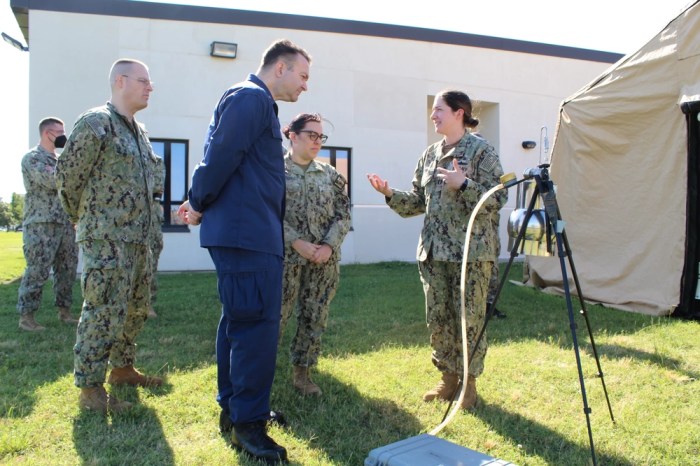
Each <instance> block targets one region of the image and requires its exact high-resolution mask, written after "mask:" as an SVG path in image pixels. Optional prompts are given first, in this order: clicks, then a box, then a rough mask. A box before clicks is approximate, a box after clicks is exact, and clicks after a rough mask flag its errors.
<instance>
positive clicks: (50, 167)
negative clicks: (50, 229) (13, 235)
mask: <svg viewBox="0 0 700 466" xmlns="http://www.w3.org/2000/svg"><path fill="white" fill-rule="evenodd" d="M57 161H58V159H57V157H56V156H55V155H54V154H52V153H51V152H49V151H47V150H46V149H44V148H43V147H41V146H40V145H39V146H36V147H34V148H33V149H32V150H30V151H29V152H27V154H26V155H25V156H24V157H23V158H22V179H23V180H24V189H25V191H26V193H27V194H25V196H24V220H23V225H30V224H32V223H58V224H61V225H65V224H68V223H70V222H69V220H68V215H66V212H65V211H64V210H63V207H61V201H60V199H59V198H58V189H57V187H56V178H55V173H56V164H57Z"/></svg>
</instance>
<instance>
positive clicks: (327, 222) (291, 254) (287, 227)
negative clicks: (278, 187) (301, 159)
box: [284, 154, 350, 264]
mask: <svg viewBox="0 0 700 466" xmlns="http://www.w3.org/2000/svg"><path fill="white" fill-rule="evenodd" d="M284 165H285V176H286V183H287V188H286V190H287V200H286V203H287V204H286V210H285V214H284V242H285V261H287V262H289V263H292V264H305V263H307V260H306V259H304V258H303V257H302V256H301V255H300V254H298V253H297V252H296V251H295V250H294V249H293V248H292V243H293V242H294V241H296V240H297V239H302V240H304V241H308V242H310V243H313V244H322V243H325V244H327V245H329V246H330V247H331V249H332V250H333V255H332V256H331V258H330V260H336V261H337V260H340V246H341V244H342V243H343V239H345V235H346V234H347V233H348V230H350V201H349V200H348V196H347V194H346V193H345V185H346V184H347V181H345V178H343V176H342V175H341V174H340V173H338V172H337V171H336V170H335V168H333V167H332V166H331V165H328V164H327V163H323V162H318V161H315V160H312V161H311V163H310V164H309V166H308V168H307V169H306V170H303V169H302V168H301V167H299V166H298V165H297V164H295V163H294V162H293V161H292V158H291V156H290V155H289V154H287V155H286V156H285V158H284Z"/></svg>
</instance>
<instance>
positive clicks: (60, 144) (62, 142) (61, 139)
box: [53, 134, 68, 149]
mask: <svg viewBox="0 0 700 466" xmlns="http://www.w3.org/2000/svg"><path fill="white" fill-rule="evenodd" d="M66 142H68V138H67V137H66V135H65V134H61V135H60V136H56V139H54V140H53V145H54V146H56V149H63V148H64V147H66Z"/></svg>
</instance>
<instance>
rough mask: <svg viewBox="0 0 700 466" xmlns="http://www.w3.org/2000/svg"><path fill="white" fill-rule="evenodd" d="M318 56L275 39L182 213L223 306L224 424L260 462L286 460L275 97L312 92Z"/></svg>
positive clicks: (229, 115) (212, 128)
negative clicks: (277, 377)
mask: <svg viewBox="0 0 700 466" xmlns="http://www.w3.org/2000/svg"><path fill="white" fill-rule="evenodd" d="M310 65H311V57H310V56H309V54H308V53H307V52H306V51H305V50H304V49H302V48H300V47H299V46H297V45H295V44H293V43H292V42H290V41H288V40H280V41H277V42H275V43H273V44H272V45H271V46H270V47H269V48H268V49H267V50H266V51H265V52H264V54H263V57H262V62H261V64H260V68H259V69H258V71H257V72H256V74H250V75H248V78H247V79H246V80H245V81H243V82H241V83H238V84H235V85H234V86H233V87H231V88H229V89H228V90H226V92H224V95H223V96H222V97H221V99H220V100H219V103H218V104H217V106H216V109H215V110H214V115H213V117H212V120H211V123H210V125H209V131H208V134H207V138H206V142H205V144H204V158H203V160H202V161H201V162H200V163H199V164H198V165H197V166H196V167H195V170H194V173H193V175H192V187H191V188H190V191H189V193H188V201H186V202H185V203H184V204H182V205H181V206H180V209H179V210H178V215H179V216H180V218H182V219H183V220H184V221H185V222H187V223H188V224H190V225H199V224H200V223H201V227H200V244H201V246H202V247H204V248H207V249H208V250H209V254H210V255H211V258H212V260H213V261H214V265H215V267H216V273H217V277H218V289H219V298H220V299H221V303H222V304H223V309H222V313H221V320H220V322H219V328H218V333H217V339H216V359H217V365H218V390H219V393H218V395H217V401H218V402H219V404H220V406H221V409H222V418H221V422H220V425H221V428H222V430H223V431H227V430H229V429H230V430H231V432H232V434H231V442H232V444H233V446H234V447H236V448H238V449H242V450H244V451H245V452H247V453H248V454H250V455H251V456H253V457H255V458H256V459H261V460H263V461H266V462H278V461H284V462H286V460H287V451H286V450H285V448H284V447H282V446H280V445H278V444H277V443H276V442H275V441H274V440H272V439H271V438H270V437H269V436H268V435H267V429H266V426H267V421H268V420H269V419H270V416H271V411H270V390H271V387H272V381H273V379H274V373H275V360H276V356H277V339H278V333H279V323H280V315H281V301H282V272H283V265H284V264H283V259H284V241H283V240H284V239H283V223H282V222H283V218H284V196H285V175H284V159H283V155H284V149H283V145H282V132H281V130H280V124H279V119H278V116H277V104H276V103H275V101H277V100H282V101H285V102H296V100H297V99H298V98H299V95H300V94H301V93H302V92H304V91H306V90H307V81H308V79H309V68H310Z"/></svg>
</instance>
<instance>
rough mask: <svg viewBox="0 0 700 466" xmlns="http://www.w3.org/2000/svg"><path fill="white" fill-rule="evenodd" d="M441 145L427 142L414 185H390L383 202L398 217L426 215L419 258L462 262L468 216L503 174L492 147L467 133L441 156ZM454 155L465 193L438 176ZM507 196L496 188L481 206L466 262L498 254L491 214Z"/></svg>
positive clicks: (496, 235)
mask: <svg viewBox="0 0 700 466" xmlns="http://www.w3.org/2000/svg"><path fill="white" fill-rule="evenodd" d="M442 147H443V142H438V143H435V144H433V145H431V146H430V147H428V148H427V149H426V150H425V152H424V153H423V155H422V156H421V158H420V160H419V161H418V165H417V166H416V171H415V174H414V176H413V189H412V190H411V191H399V190H394V194H393V196H392V197H391V198H390V199H389V200H388V201H387V203H388V205H389V207H390V208H391V209H393V210H394V211H395V212H396V213H398V214H399V215H401V216H402V217H411V216H414V215H419V214H423V213H424V214H425V219H424V222H423V230H422V231H421V235H420V239H419V241H418V252H417V259H418V260H419V261H421V262H422V261H425V260H426V259H428V257H432V258H433V259H434V260H437V261H447V262H461V261H462V256H463V251H464V239H465V234H466V231H467V223H468V222H469V216H470V215H471V213H472V210H473V209H474V207H475V206H476V203H477V202H478V201H479V199H480V198H481V196H482V195H483V194H484V193H485V192H486V191H488V190H489V189H491V188H492V187H494V186H496V185H498V184H499V183H500V177H501V175H503V169H502V168H501V162H500V160H499V158H498V154H497V153H496V150H495V149H494V148H493V147H492V146H491V145H490V144H489V143H488V142H486V141H485V140H483V139H481V138H478V137H476V136H474V135H472V134H470V133H469V132H467V133H466V134H465V135H464V137H462V139H461V140H460V141H459V142H458V143H457V145H456V146H455V147H454V148H453V149H452V150H450V151H449V152H447V153H446V154H445V155H443V153H442ZM453 159H457V162H458V163H459V166H460V168H461V169H462V171H463V172H464V174H465V175H466V176H467V178H469V183H468V185H467V188H466V189H465V190H464V191H463V192H460V191H459V190H454V189H449V188H448V187H447V185H446V184H445V183H444V182H443V181H442V180H440V179H438V178H437V174H438V171H437V168H438V167H442V168H447V169H449V170H453V166H452V160H453ZM507 198H508V194H507V192H506V190H500V191H497V192H496V193H495V194H493V195H492V196H491V197H490V198H489V199H488V201H487V202H486V203H485V204H484V205H483V206H482V208H481V213H480V214H479V215H477V217H476V218H475V220H474V226H473V227H472V237H471V238H470V244H469V262H474V261H495V260H496V259H497V258H496V247H497V246H496V245H497V244H498V241H499V238H498V231H497V230H496V229H495V228H494V227H493V225H494V224H493V217H494V216H497V215H498V212H499V210H500V209H501V207H503V205H504V204H505V203H506V200H507Z"/></svg>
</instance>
